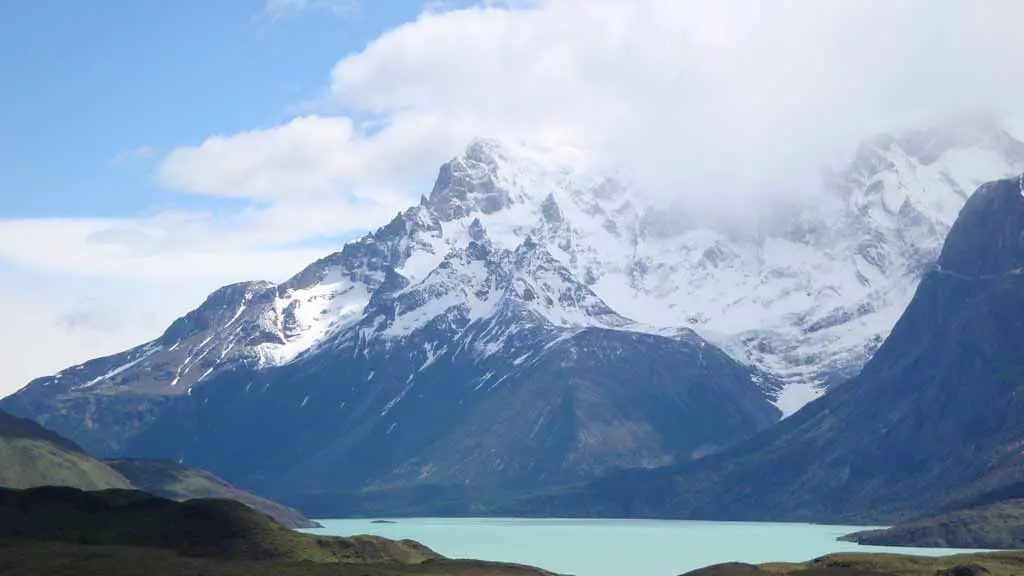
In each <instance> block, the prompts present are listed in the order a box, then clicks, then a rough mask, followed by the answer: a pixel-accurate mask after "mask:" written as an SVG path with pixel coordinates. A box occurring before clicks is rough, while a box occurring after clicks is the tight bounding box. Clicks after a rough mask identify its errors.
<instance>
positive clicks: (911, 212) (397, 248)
mask: <svg viewBox="0 0 1024 576" xmlns="http://www.w3.org/2000/svg"><path fill="white" fill-rule="evenodd" d="M574 154H575V152H574V151H566V150H557V151H550V150H541V149H534V148H530V147H525V146H506V145H503V144H501V143H498V142H495V141H491V140H483V139H481V140H476V141H474V142H473V143H471V144H470V145H469V146H468V147H467V149H466V151H465V153H464V154H463V155H462V156H460V157H459V158H455V159H453V160H452V161H450V162H448V163H446V164H445V165H444V166H442V167H441V168H440V170H439V173H438V177H437V180H436V183H435V185H434V187H433V189H432V190H431V191H430V194H429V195H427V196H425V197H423V198H421V200H420V202H419V203H418V204H416V205H414V206H412V207H410V208H409V209H408V210H405V211H404V212H402V213H400V214H398V215H396V217H395V218H394V219H392V220H391V222H389V223H388V224H386V225H385V226H383V227H381V228H380V229H378V230H377V231H376V232H374V233H372V234H369V235H367V236H365V237H363V238H360V239H358V240H356V241H353V242H351V243H349V244H347V245H346V246H344V248H343V249H342V250H341V251H340V252H337V253H335V254H331V255H329V256H327V257H325V258H323V259H321V260H320V261H318V262H315V263H313V264H312V265H310V266H309V267H307V268H306V269H305V270H303V271H302V272H300V273H299V274H297V275H296V276H295V277H293V278H292V279H291V280H289V281H287V282H285V283H283V284H280V285H274V284H270V283H247V284H243V285H235V286H233V287H226V288H225V289H222V290H220V291H218V292H217V293H215V294H214V295H211V297H210V299H208V301H207V303H205V304H204V305H203V306H202V307H200V308H199V309H197V310H196V311H194V312H193V313H190V314H189V315H188V316H186V317H184V318H183V319H182V320H180V321H178V322H176V323H175V325H174V326H172V327H171V328H170V329H169V330H168V332H167V333H166V334H165V335H164V336H163V337H162V338H161V339H160V340H158V341H155V343H151V345H150V347H149V348H145V349H143V348H139V349H135V350H133V351H130V352H129V353H125V354H126V355H125V356H124V357H123V358H116V359H113V360H110V361H104V362H102V363H100V364H97V365H96V369H95V370H94V371H92V372H90V374H91V375H90V376H89V377H86V375H85V372H86V371H87V370H85V369H71V370H69V371H66V372H68V375H71V376H73V375H74V374H78V373H81V374H82V376H81V378H80V380H78V381H77V382H78V384H79V385H81V384H88V385H89V386H104V385H105V383H115V382H117V381H119V379H120V378H124V377H126V376H125V375H126V374H128V373H130V372H132V371H135V370H146V369H147V367H149V366H150V365H151V364H153V365H155V363H157V362H162V363H164V364H168V365H170V366H172V369H171V371H170V373H169V374H170V376H169V378H168V381H167V382H163V383H162V384H160V385H163V386H167V385H171V384H172V382H171V379H173V385H174V386H176V387H177V388H178V389H179V390H182V389H186V388H188V387H189V386H191V385H193V384H195V383H196V382H198V381H205V380H206V379H207V378H213V377H215V376H216V373H217V370H218V369H219V368H220V367H222V366H228V365H231V363H232V362H249V363H254V364H256V365H258V366H275V365H280V364H285V363H289V362H296V361H300V360H301V359H302V358H303V357H304V355H306V354H307V353H309V351H310V350H313V349H317V348H318V347H319V346H324V345H329V344H330V343H331V342H333V341H343V340H344V341H359V342H363V343H366V342H371V341H375V340H381V341H386V340H389V339H391V340H393V339H396V338H407V337H411V336H412V335H414V334H416V333H418V332H419V331H422V330H424V329H426V328H427V327H428V326H433V325H437V323H438V322H441V323H442V324H444V325H445V326H449V327H454V328H453V329H458V330H464V329H466V327H468V326H470V325H471V324H472V323H475V322H485V321H486V322H491V323H492V324H493V323H494V322H498V321H499V319H500V321H501V322H506V323H508V324H509V325H508V326H505V327H503V328H500V329H499V328H493V330H492V332H493V333H494V334H498V333H499V332H502V333H508V334H511V333H512V332H514V331H515V330H518V329H520V328H521V327H522V325H525V324H531V325H538V326H551V327H559V328H565V327H578V328H583V327H588V326H600V327H606V328H615V329H626V330H634V331H644V332H651V333H659V334H669V333H671V334H676V333H678V334H682V333H684V332H683V330H682V329H684V328H685V329H690V328H692V329H693V330H695V331H696V332H697V333H698V334H699V335H700V336H702V337H704V338H707V339H708V340H710V341H711V342H712V343H714V344H716V345H718V346H719V347H721V348H722V349H724V350H725V351H726V352H728V353H729V354H730V355H732V356H733V357H734V358H736V359H737V360H739V361H741V362H745V363H749V364H752V365H754V366H756V367H757V368H759V369H761V370H762V371H764V372H765V373H767V374H769V375H771V376H774V377H775V382H779V381H781V382H783V383H784V384H786V385H787V387H786V389H785V390H780V389H779V388H778V387H777V385H776V384H771V383H765V384H764V386H765V387H766V391H767V392H768V393H769V394H771V395H777V396H778V405H779V406H780V407H781V408H783V410H784V411H785V412H786V413H787V414H788V413H791V412H792V411H794V410H795V409H796V408H799V407H800V406H801V405H802V404H803V403H805V402H806V401H808V400H810V399H812V398H813V397H814V396H816V395H818V394H820V392H821V389H820V386H821V385H822V384H828V383H831V382H834V381H838V380H840V379H842V378H844V377H846V376H849V375H852V374H853V373H855V372H856V371H857V370H859V368H860V366H861V365H862V364H863V362H864V361H865V360H866V359H867V358H868V357H869V356H870V355H871V354H872V353H873V351H874V350H875V348H876V347H877V346H878V345H879V343H880V342H881V340H882V339H883V338H884V337H885V336H886V335H887V334H888V332H889V330H890V329H891V328H892V326H893V324H894V323H895V321H896V319H897V318H898V317H899V314H900V313H901V312H902V310H903V308H904V307H905V305H906V304H907V302H908V301H909V299H910V297H911V296H912V294H913V292H914V288H915V287H916V285H917V282H918V279H919V277H920V274H921V273H922V272H923V271H925V270H927V269H929V267H930V266H931V265H932V263H933V262H934V261H935V258H936V256H937V254H938V251H939V249H940V248H941V245H942V241H943V239H944V238H945V235H946V233H947V232H948V231H949V227H950V226H951V225H952V223H953V221H954V220H955V218H956V216H957V213H958V212H959V210H960V208H961V207H962V206H963V204H964V202H965V200H966V198H967V197H968V196H969V195H970V194H971V193H972V192H973V191H974V189H975V188H976V187H977V186H978V185H979V184H981V183H983V182H987V181H990V180H994V179H998V178H1004V177H1007V176H1011V175H1018V174H1020V173H1021V171H1022V170H1024V144H1021V143H1020V142H1017V141H1016V140H1013V139H1012V138H1011V137H1010V136H1009V135H1007V134H1006V133H1005V132H1002V131H1001V130H998V129H997V128H995V127H994V126H991V125H988V124H985V123H980V124H978V123H973V124H972V123H970V122H963V123H959V124H954V125H952V126H947V127H942V128H937V129H932V130H923V131H917V132H913V133H909V134H905V135H899V136H881V137H878V138H874V139H872V140H870V141H867V142H865V143H864V144H863V145H862V146H861V147H860V149H859V150H858V152H857V154H856V156H855V158H854V159H853V161H852V162H851V163H850V164H849V165H848V166H847V167H846V168H845V169H844V170H842V171H840V172H839V173H838V174H837V175H836V176H835V177H834V178H832V179H831V180H830V181H829V182H827V183H825V184H823V194H821V195H820V197H819V198H818V199H816V201H815V202H814V203H802V204H801V203H796V204H795V205H793V206H784V207H780V208H779V209H778V211H779V214H773V215H771V218H766V220H771V221H772V222H775V223H776V224H773V225H772V226H768V227H765V228H763V229H761V228H759V229H757V230H747V231H740V232H737V231H735V230H725V229H722V228H719V227H716V226H715V225H710V224H708V223H707V222H706V220H705V219H703V218H701V215H700V214H692V213H686V212H677V211H673V210H671V209H668V208H666V207H665V206H661V205H648V204H645V203H644V202H643V201H642V199H641V198H640V196H639V195H637V194H634V193H633V191H631V190H629V189H628V188H627V187H626V186H624V185H623V184H622V183H621V182H619V181H617V180H616V179H613V178H608V177H605V176H603V175H599V174H593V173H591V172H590V171H588V170H585V169H578V168H577V167H576V166H578V163H577V162H576V159H578V156H576V155H574ZM567 159H570V160H571V161H570V160H567ZM1020 178H1021V181H1020V182H1021V185H1022V194H1024V175H1021V176H1020ZM495 338H496V339H495V340H494V341H495V342H499V341H503V340H501V338H499V337H497V336H496V337H495ZM436 346H437V347H436V350H441V349H442V348H444V346H443V345H442V344H437V345H436ZM431 350H435V349H434V348H431ZM484 350H485V353H488V354H502V353H504V351H503V349H502V348H501V347H500V346H497V345H493V346H489V347H485V349H484ZM439 353H440V352H436V351H432V352H430V353H429V354H428V356H429V357H430V362H434V361H436V356H435V354H439ZM515 357H516V358H521V357H525V352H524V351H518V352H516V356H515ZM96 362H99V361H96ZM133 362H134V364H132V363H133ZM76 370H78V371H77V372H76ZM161 373H167V371H166V370H164V371H163V372H161ZM97 376H100V378H98V379H97ZM497 377H500V375H498V376H497ZM497 377H496V379H497ZM65 380H68V378H64V379H62V380H61V381H62V382H63V381H65ZM70 381H72V382H76V380H75V379H74V378H71V379H70ZM766 382H767V381H766ZM157 384H159V383H157ZM179 384H180V386H179ZM155 385H156V384H155ZM773 386H776V387H775V388H773Z"/></svg>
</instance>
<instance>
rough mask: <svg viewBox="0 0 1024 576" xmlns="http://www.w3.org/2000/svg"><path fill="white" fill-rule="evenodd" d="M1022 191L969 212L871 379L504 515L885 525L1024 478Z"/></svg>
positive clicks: (972, 204) (1002, 192)
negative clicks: (654, 463) (692, 451)
mask: <svg viewBox="0 0 1024 576" xmlns="http://www.w3.org/2000/svg"><path fill="white" fill-rule="evenodd" d="M1022 268H1024V192H1022V188H1021V181H1020V180H1019V179H1012V180H1001V181H996V182H992V183H989V184H986V185H984V186H982V187H981V188H980V189H979V190H978V191H977V192H976V193H975V194H974V195H973V196H972V197H971V199H970V200H969V201H968V202H967V204H966V206H965V207H964V209H963V210H962V211H961V213H960V216H959V218H958V220H957V222H956V223H955V225H954V226H953V228H952V230H951V232H950V234H949V237H948V238H947V240H946V243H945V246H944V247H943V250H942V254H941V256H940V258H939V262H938V265H937V267H936V268H935V269H934V270H933V271H932V272H930V273H928V274H927V275H926V276H925V278H924V280H923V281H922V282H921V284H920V286H919V288H918V289H917V292H916V294H915V296H914V298H913V300H912V302H911V303H910V305H909V307H908V308H907V310H906V311H905V313H904V314H903V316H902V317H901V318H900V320H899V322H898V323H897V325H896V327H895V328H894V329H893V331H892V334H891V335H890V336H889V338H888V339H887V340H886V341H885V343H884V344H883V345H882V346H881V348H880V349H879V350H878V352H877V354H875V356H874V357H873V358H872V360H871V361H870V362H869V363H868V364H867V365H866V366H865V368H864V370H863V371H862V372H861V373H860V375H859V376H857V377H856V378H854V379H852V380H851V381H849V382H847V383H845V384H843V385H841V386H839V387H837V388H836V389H834V390H832V391H831V392H829V393H828V394H826V395H825V396H823V397H822V398H820V399H818V400H817V401H815V402H813V403H811V404H810V405H808V406H806V407H805V408H804V409H802V410H800V411H799V412H798V413H797V414H795V415H794V416H792V417H790V418H787V419H786V420H784V421H783V422H782V423H781V424H779V425H778V426H775V427H774V428H772V429H770V430H769V431H767V432H765V433H763V434H761V435H759V436H758V437H756V438H755V439H753V440H751V441H749V442H747V443H745V444H743V445H742V446H739V447H737V448H736V449H733V450H729V451H727V452H725V453H722V454H719V455H716V456H712V457H709V458H706V459H704V460H701V461H699V462H696V463H694V464H692V465H688V466H681V467H673V468H666V469H662V470H658V471H647V472H644V471H641V472H635V473H624V474H620V475H616V476H613V477H610V478H608V479H606V480H603V481H599V482H597V483H593V484H590V485H588V486H585V487H582V488H579V489H572V490H566V491H562V492H560V493H557V494H549V495H547V496H544V497H539V498H533V499H528V500H525V501H519V502H516V503H514V504H511V505H508V506H506V507H504V508H503V510H502V511H504V512H506V513H523V514H541V515H545V514H551V515H566V514H569V515H595V514H596V515H607V516H673V517H686V518H695V519H700V518H707V519H731V520H776V521H778V520H796V521H801V520H804V521H806V520H811V521H833V522H834V521H846V522H872V523H874V522H887V521H891V520H894V519H901V518H907V517H909V516H920V514H922V513H923V512H927V511H929V510H937V509H940V508H942V507H943V506H944V505H945V504H948V503H950V502H952V501H954V500H962V499H964V498H968V497H970V496H971V495H972V494H975V495H976V494H980V493H981V492H985V491H989V490H992V489H993V488H995V487H997V486H998V485H1002V484H1009V483H1011V482H1014V481H1019V480H1020V478H1021V476H1022V463H1024V456H1022V446H1024V353H1022V349H1021V343H1022V342H1024V274H1022V273H1021V271H1022Z"/></svg>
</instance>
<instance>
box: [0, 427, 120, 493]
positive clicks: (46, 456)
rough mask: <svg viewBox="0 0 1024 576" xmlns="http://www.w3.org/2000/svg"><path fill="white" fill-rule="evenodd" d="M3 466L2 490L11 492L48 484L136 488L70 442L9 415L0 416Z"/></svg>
mask: <svg viewBox="0 0 1024 576" xmlns="http://www.w3.org/2000/svg"><path fill="white" fill-rule="evenodd" d="M0 463H2V465H0V486H6V487H9V488H30V487H33V486H42V485H46V484H54V485H65V486H76V487H78V488H82V489H83V490H104V489H107V488H131V487H132V484H131V482H129V481H128V479H126V478H125V477H124V476H123V475H121V473H119V472H118V471H116V470H114V469H113V468H111V467H110V466H108V465H106V464H104V463H103V462H101V461H99V460H97V459H95V458H93V457H91V456H89V455H88V454H86V453H85V452H84V451H83V450H82V449H81V448H79V447H78V446H77V445H76V444H75V443H73V442H71V441H70V440H67V439H66V438H63V437H61V436H59V435H58V434H56V433H54V432H51V431H49V430H47V429H46V428H43V427H42V426H40V425H39V424H36V423H35V422H33V421H31V420H26V419H24V418H17V417H15V416H11V415H10V414H7V413H6V412H0Z"/></svg>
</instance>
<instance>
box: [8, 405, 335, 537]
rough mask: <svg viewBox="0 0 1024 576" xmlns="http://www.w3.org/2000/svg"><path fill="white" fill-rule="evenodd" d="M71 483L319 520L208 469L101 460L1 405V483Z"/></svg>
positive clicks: (302, 523)
mask: <svg viewBox="0 0 1024 576" xmlns="http://www.w3.org/2000/svg"><path fill="white" fill-rule="evenodd" d="M38 486H70V487H73V488H80V489H82V490H106V489H125V490H127V489H135V488H138V489H142V490H144V491H146V492H149V493H151V494H155V495H157V496H162V497H164V498H169V499H171V500H179V501H182V500H189V499H194V498H227V499H229V500H236V501H238V502H241V503H243V504H245V505H247V506H250V507H252V508H255V509H256V510H259V511H261V512H263V513H264V514H267V515H269V516H271V517H273V518H274V519H275V520H277V521H278V522H280V523H281V524H282V525H283V526H285V527H288V528H316V527H318V526H319V524H317V523H316V522H313V521H312V520H310V519H309V518H306V517H305V516H303V515H302V514H301V513H300V512H299V511H297V510H295V509H292V508H289V507H287V506H282V505H281V504H278V503H276V502H272V501H270V500H267V499H266V498H261V497H259V496H256V495H255V494H251V493H249V492H246V491H244V490H239V489H237V488H235V487H233V486H231V485H230V484H228V483H227V482H224V481H223V480H221V479H220V478H217V477H216V476H214V475H213V474H210V473H208V472H206V471H203V470H197V469H195V468H188V467H186V466H182V465H180V464H176V463H174V462H164V461H154V460H115V461H111V462H102V461H100V460H97V459H96V458H93V457H92V456H90V455H89V454H87V453H86V452H85V451H84V450H82V448H80V447H79V446H78V445H76V444H75V443H74V442H71V441H70V440H68V439H66V438H64V437H63V436H60V435H59V434H57V433H55V432H52V431H50V430H47V429H46V428H44V427H42V426H40V425H39V424H37V423H35V422H33V421H31V420H27V419H24V418H18V417H16V416H12V415H10V414H7V413H6V412H3V411H0V487H6V488H34V487H38Z"/></svg>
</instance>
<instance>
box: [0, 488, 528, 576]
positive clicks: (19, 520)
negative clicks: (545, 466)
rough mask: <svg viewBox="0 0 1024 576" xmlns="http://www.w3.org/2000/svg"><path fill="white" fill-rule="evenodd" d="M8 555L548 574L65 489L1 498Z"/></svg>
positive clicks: (165, 564)
mask: <svg viewBox="0 0 1024 576" xmlns="http://www.w3.org/2000/svg"><path fill="white" fill-rule="evenodd" d="M0 552H2V553H0V572H4V573H6V571H5V570H6V569H7V568H13V569H14V570H15V571H16V573H47V574H58V573H72V574H89V573H102V574H131V573H134V574H140V573H146V574H171V573H177V574H183V573H189V574H235V573H240V574H328V573H329V574H341V575H345V574H361V575H365V576H378V575H380V576H383V575H399V574H453V575H454V574H466V575H470V574H478V575H481V576H482V575H495V576H497V575H503V574H509V575H511V574H534V575H537V576H541V575H544V574H547V573H546V572H543V571H541V570H537V569H531V568H526V567H516V566H503V565H500V564H489V563H466V562H453V561H450V560H448V559H446V558H444V557H442V556H440V555H439V554H437V553H435V552H434V551H432V550H430V549H429V548H427V547H425V546H423V545H421V544H419V543H417V542H414V541H411V540H402V541H394V540H388V539H385V538H380V537H376V536H353V537H348V538H338V537H325V536H312V535H307V534H301V533H298V532H295V531H292V530H289V529H287V528H284V527H282V526H281V525H279V524H278V523H277V522H275V521H274V520H273V519H271V518H270V517H268V516H265V515H263V514H261V513H259V512H257V511H255V510H253V509H251V508H249V507H247V506H245V505H243V504H240V503H238V502H235V501H232V500H216V499H204V500H189V501H186V502H175V501H172V500H166V499H163V498H157V497H154V496H152V495H149V494H146V493H145V492H139V491H133V490H106V491H99V492H84V491H81V490H77V489H74V488H65V487H43V488H33V489H30V490H24V491H21V490H7V489H0ZM8 562H13V563H12V564H9V565H7V566H5V564H7V563H8ZM317 566H324V567H325V568H329V570H318V569H317ZM37 569H38V570H39V572H36V570H37Z"/></svg>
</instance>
